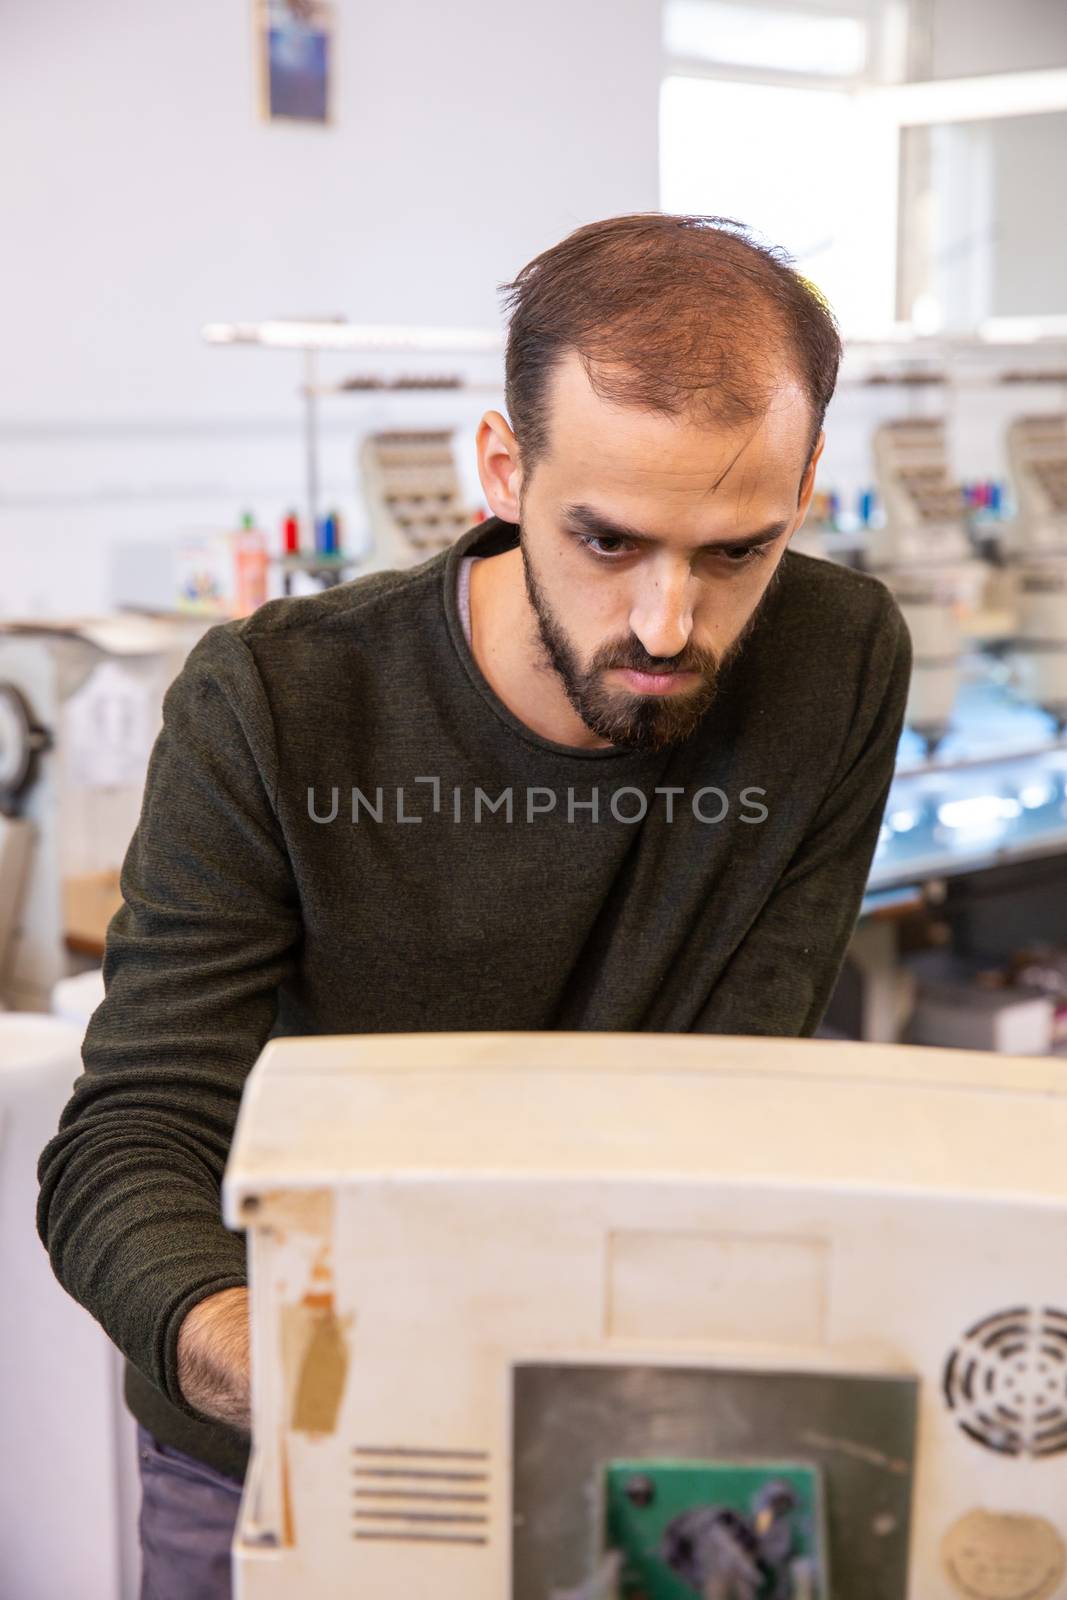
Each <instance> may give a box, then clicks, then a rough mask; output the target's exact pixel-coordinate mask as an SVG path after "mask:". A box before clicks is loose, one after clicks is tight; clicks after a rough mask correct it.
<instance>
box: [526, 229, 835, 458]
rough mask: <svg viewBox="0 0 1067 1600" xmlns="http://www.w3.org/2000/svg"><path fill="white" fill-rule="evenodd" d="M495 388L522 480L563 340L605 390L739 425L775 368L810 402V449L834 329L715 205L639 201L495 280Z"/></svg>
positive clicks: (538, 442)
mask: <svg viewBox="0 0 1067 1600" xmlns="http://www.w3.org/2000/svg"><path fill="white" fill-rule="evenodd" d="M500 289H501V294H502V296H503V299H504V306H505V310H506V312H507V313H508V315H509V329H508V340H507V354H506V361H505V370H506V391H505V393H506V399H507V407H508V412H509V415H510V418H511V426H512V429H513V431H514V433H515V437H516V439H517V441H518V445H519V452H520V458H521V463H522V468H523V473H524V477H525V478H526V479H527V480H528V479H529V476H530V474H531V473H532V472H533V469H534V466H535V465H536V463H537V461H538V459H539V458H540V457H541V456H542V455H543V454H544V452H545V449H546V447H547V444H548V424H549V417H548V408H547V406H546V390H547V386H548V381H549V379H550V377H551V375H552V372H553V370H554V368H555V367H556V365H557V363H558V362H559V360H560V359H561V358H562V357H563V356H564V355H565V354H567V353H568V352H569V351H575V352H576V353H577V354H578V356H579V358H580V359H581V362H582V365H583V367H584V368H585V371H586V374H587V376H588V378H589V382H590V384H591V386H592V388H593V390H594V391H595V392H596V393H597V394H599V395H600V396H601V398H603V399H607V400H612V401H615V402H616V403H618V404H621V405H632V406H635V407H638V408H640V409H644V410H648V411H657V412H660V413H661V414H663V415H667V416H680V415H685V416H689V417H692V418H694V419H696V420H706V421H707V422H709V423H716V422H717V423H720V424H723V425H726V426H731V425H736V424H738V423H741V422H745V421H747V420H750V419H752V420H754V419H755V418H757V417H759V416H762V415H763V413H764V412H765V411H766V409H767V406H768V405H769V403H770V401H771V398H772V396H773V394H774V391H775V389H776V388H777V387H778V386H779V385H780V384H781V382H782V380H783V377H785V376H789V377H791V378H793V379H794V380H795V381H796V382H798V383H799V384H800V386H801V387H802V389H803V390H804V392H805V394H806V395H807V397H808V400H809V401H810V403H811V413H812V417H811V421H812V426H811V435H810V443H809V455H808V459H809V460H810V453H811V451H812V450H814V448H815V444H816V441H817V440H818V437H819V433H820V432H821V429H822V425H823V418H824V417H825V415H826V407H827V406H828V404H829V402H830V398H831V396H832V395H833V392H834V386H835V384H836V382H837V372H838V367H839V365H840V361H841V338H840V334H839V332H838V328H837V323H836V321H835V319H834V315H833V312H832V311H831V310H830V307H829V305H828V304H827V302H826V301H825V300H824V299H823V297H822V295H821V294H820V293H819V291H818V290H817V289H816V288H815V287H814V286H813V285H812V284H810V283H808V282H807V280H806V279H804V278H802V277H801V276H800V274H799V273H798V272H796V271H795V269H794V267H793V264H792V262H791V260H790V258H789V256H788V255H787V254H786V253H785V251H783V250H780V249H777V248H775V247H773V246H770V245H766V244H763V243H760V242H758V241H757V240H756V239H755V238H754V237H753V235H752V234H751V232H750V231H749V230H748V229H747V228H745V227H744V226H743V225H742V224H741V223H739V222H733V221H731V220H730V219H729V218H726V217H699V216H671V215H668V214H665V213H663V212H656V211H652V212H643V213H638V214H636V215H633V216H626V217H608V218H607V219H606V220H605V221H603V222H592V223H589V224H588V225H587V226H586V227H583V228H578V229H576V231H575V232H574V233H572V234H569V235H568V236H567V238H566V239H564V240H562V242H561V243H560V244H557V245H553V246H552V248H551V249H550V250H545V251H543V252H542V253H541V254H540V255H539V256H536V257H535V258H534V259H533V260H532V261H530V262H529V263H528V264H527V265H526V266H525V267H523V269H522V271H521V272H520V273H519V274H518V276H517V277H516V278H515V280H514V282H512V283H506V284H502V285H501V286H500Z"/></svg>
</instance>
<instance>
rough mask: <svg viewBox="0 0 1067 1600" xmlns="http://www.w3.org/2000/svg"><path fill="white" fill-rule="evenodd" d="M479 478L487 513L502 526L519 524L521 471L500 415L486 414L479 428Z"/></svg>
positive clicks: (515, 447)
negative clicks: (505, 523) (506, 523)
mask: <svg viewBox="0 0 1067 1600" xmlns="http://www.w3.org/2000/svg"><path fill="white" fill-rule="evenodd" d="M477 449H478V477H479V479H480V480H481V485H482V491H483V493H484V494H485V498H486V501H487V503H488V505H489V509H490V511H492V513H493V515H494V516H497V517H499V518H500V519H501V521H503V522H516V523H517V522H518V521H519V497H520V494H521V491H522V468H521V466H520V465H519V445H518V441H517V439H516V438H515V435H514V434H513V433H512V431H511V428H510V426H509V424H508V421H507V418H506V417H503V416H501V414H500V412H499V411H487V412H486V413H485V416H484V417H483V418H482V420H481V422H480V423H479V424H478V436H477Z"/></svg>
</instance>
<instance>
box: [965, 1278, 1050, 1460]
mask: <svg viewBox="0 0 1067 1600" xmlns="http://www.w3.org/2000/svg"><path fill="white" fill-rule="evenodd" d="M942 1386H943V1389H944V1394H945V1401H946V1403H947V1405H948V1407H949V1410H950V1411H952V1412H953V1413H954V1414H955V1417H956V1421H957V1422H958V1424H959V1426H960V1428H961V1429H962V1430H963V1432H964V1433H965V1434H967V1436H968V1437H969V1438H971V1439H974V1440H975V1442H976V1443H977V1444H980V1445H984V1446H985V1448H986V1449H987V1450H998V1451H1000V1453H1001V1454H1002V1455H1008V1456H1052V1455H1058V1454H1060V1453H1061V1452H1063V1451H1067V1311H1056V1310H1054V1309H1053V1308H1052V1307H1050V1306H1045V1307H1043V1308H1041V1307H1029V1306H1014V1307H1012V1308H1011V1309H1010V1310H1008V1311H998V1312H995V1313H994V1314H993V1315H992V1316H989V1317H983V1318H982V1320H981V1322H976V1323H975V1325H974V1327H973V1328H968V1329H967V1332H966V1333H965V1334H964V1335H963V1338H962V1339H961V1340H960V1342H959V1343H958V1344H957V1345H956V1347H955V1349H954V1350H952V1351H951V1353H950V1354H949V1357H948V1360H947V1361H946V1362H945V1371H944V1376H943V1379H942Z"/></svg>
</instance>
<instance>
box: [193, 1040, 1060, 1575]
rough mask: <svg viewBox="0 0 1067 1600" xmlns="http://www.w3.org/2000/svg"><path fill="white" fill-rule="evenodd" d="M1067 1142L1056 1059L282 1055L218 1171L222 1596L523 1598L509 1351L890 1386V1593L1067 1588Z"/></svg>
mask: <svg viewBox="0 0 1067 1600" xmlns="http://www.w3.org/2000/svg"><path fill="white" fill-rule="evenodd" d="M1065 1148H1067V1079H1065V1077H1064V1074H1063V1068H1062V1064H1061V1063H1058V1062H1055V1061H1044V1060H1035V1059H1032V1058H1025V1059H1024V1058H1005V1057H1001V1056H993V1055H986V1054H978V1053H970V1052H964V1051H949V1050H935V1049H918V1048H909V1047H900V1046H892V1045H861V1044H852V1043H846V1042H836V1041H835V1042H826V1041H817V1040H781V1039H770V1038H768V1039H739V1038H728V1037H694V1036H684V1037H683V1036H671V1035H650V1034H640V1035H625V1034H597V1033H588V1034H564V1033H558V1034H514V1033H512V1034H486V1033H479V1034H469V1035H463V1034H437V1035H434V1034H421V1035H392V1036H377V1037H362V1036H353V1037H325V1038H307V1039H284V1040H283V1039H279V1040H274V1041H272V1042H271V1043H269V1044H268V1045H267V1047H266V1049H265V1050H264V1052H263V1054H262V1056H261V1058H260V1060H259V1062H258V1063H257V1065H256V1067H255V1068H254V1070H253V1072H252V1074H251V1076H250V1078H249V1081H248V1084H247V1087H246V1091H245V1095H244V1099H243V1103H242V1107H241V1111H240V1116H239V1120H238V1125H237V1130H236V1137H235V1140H234V1143H233V1146H232V1150H231V1155H230V1160H229V1165H228V1167H227V1171H226V1176H225V1183H224V1192H223V1203H224V1216H225V1220H226V1222H227V1225H228V1226H229V1227H231V1228H244V1229H247V1239H248V1248H249V1265H250V1284H251V1296H252V1339H253V1453H252V1460H251V1465H250V1470H249V1474H248V1478H247V1482H246V1487H245V1492H244V1498H243V1501H242V1506H241V1513H240V1519H239V1523H238V1528H237V1532H236V1536H235V1543H234V1554H235V1568H234V1570H235V1585H236V1587H235V1594H236V1596H237V1600H282V1597H283V1596H284V1597H286V1600H288V1597H290V1596H292V1595H296V1594H299V1595H300V1596H301V1597H304V1600H326V1597H330V1600H340V1597H341V1596H347V1595H353V1594H359V1595H365V1596H374V1597H378V1596H382V1597H384V1596H394V1595H395V1596H400V1595H412V1596H415V1595H420V1596H421V1595H433V1596H434V1597H435V1600H505V1597H507V1596H513V1595H516V1594H519V1593H525V1592H526V1591H525V1590H523V1589H522V1588H521V1586H519V1587H516V1585H518V1584H519V1574H518V1573H517V1571H516V1568H515V1563H514V1557H513V1551H514V1542H515V1538H516V1536H517V1526H516V1525H515V1524H514V1523H513V1506H512V1471H513V1461H512V1452H513V1443H514V1441H513V1434H512V1426H513V1423H512V1399H511V1396H512V1382H513V1374H514V1372H515V1369H516V1367H517V1366H519V1365H522V1364H528V1363H530V1362H535V1363H536V1362H545V1363H552V1364H566V1363H571V1362H573V1363H584V1364H594V1365H597V1364H602V1365H604V1366H605V1367H608V1366H612V1365H617V1364H627V1363H634V1362H640V1363H642V1364H644V1365H648V1364H655V1365H658V1366H662V1367H664V1368H672V1367H679V1366H685V1367H689V1368H694V1367H696V1368H707V1369H715V1368H726V1367H728V1368H733V1369H737V1368H743V1369H748V1370H750V1371H755V1372H760V1373H782V1372H788V1373H806V1372H810V1373H823V1374H825V1373H831V1374H840V1375H841V1376H842V1377H847V1376H848V1375H855V1374H884V1375H886V1376H887V1377H893V1376H897V1377H904V1376H908V1375H910V1377H911V1378H912V1379H913V1380H917V1382H918V1393H919V1408H918V1427H917V1436H916V1438H917V1442H916V1448H915V1456H914V1470H915V1478H914V1493H913V1496H912V1506H911V1526H910V1562H909V1564H908V1571H909V1574H910V1576H909V1577H908V1580H907V1596H908V1600H958V1596H960V1595H962V1594H970V1595H979V1596H983V1595H987V1596H988V1597H989V1600H993V1597H994V1596H996V1597H999V1600H1008V1597H1015V1600H1022V1597H1023V1596H1024V1595H1025V1596H1030V1597H1031V1600H1034V1597H1036V1600H1053V1597H1063V1596H1065V1595H1067V1582H1065V1571H1064V1560H1063V1557H1064V1551H1065V1545H1067V1379H1065V1372H1067V1287H1065V1280H1064V1261H1065V1260H1067V1165H1065V1162H1064V1156H1063V1152H1064V1149H1065ZM1005 1317H1006V1318H1007V1322H1006V1323H1005V1322H1004V1318H1005ZM1005 1326H1006V1327H1007V1328H1009V1330H1013V1331H1009V1333H1008V1334H1007V1335H1006V1339H1007V1344H1005V1336H1004V1335H1003V1334H1002V1332H1001V1331H998V1330H1000V1329H1001V1328H1002V1327H1005ZM983 1329H985V1330H992V1332H991V1334H989V1336H988V1338H987V1334H986V1333H985V1332H983V1331H982V1330H983ZM1009 1349H1010V1353H1009V1354H1005V1351H1006V1350H1009ZM1049 1349H1051V1350H1052V1351H1053V1354H1052V1355H1051V1356H1049V1355H1046V1354H1044V1353H1043V1352H1045V1351H1046V1350H1049ZM1061 1350H1062V1352H1063V1354H1064V1357H1065V1360H1061V1359H1060V1355H1059V1353H1058V1352H1059V1351H1061ZM1020 1352H1021V1353H1020ZM965 1375H969V1376H967V1377H966V1381H965ZM971 1378H973V1380H974V1382H973V1386H971V1387H972V1392H971V1394H970V1397H969V1398H968V1396H967V1394H965V1393H964V1389H965V1388H967V1387H968V1385H969V1384H970V1379H971ZM1010 1417H1014V1418H1015V1420H1014V1421H1010V1420H1008V1419H1009V1418H1010ZM713 1444H714V1441H713V1440H709V1448H711V1447H712V1446H713ZM828 1448H831V1449H832V1448H839V1449H841V1450H843V1451H845V1452H846V1453H847V1451H848V1449H849V1448H850V1446H849V1443H848V1439H847V1438H841V1439H839V1440H836V1441H835V1440H833V1439H831V1440H830V1441H829V1442H828ZM862 1462H863V1457H862V1452H861V1453H860V1454H859V1455H857V1457H856V1464H855V1470H857V1471H859V1470H860V1467H861V1465H862ZM885 1465H886V1470H887V1471H888V1472H892V1471H894V1470H896V1468H895V1466H894V1464H893V1463H892V1462H891V1461H888V1460H887V1462H886V1464H885ZM897 1465H899V1464H897ZM383 1488H384V1489H386V1490H388V1494H387V1495H383V1494H382V1493H381V1490H382V1489H383ZM368 1490H369V1491H370V1492H369V1493H368ZM590 1514H592V1512H591V1513H590ZM532 1515H533V1516H534V1517H536V1508H533V1512H532ZM833 1515H834V1511H833V1507H831V1509H830V1516H831V1519H832V1518H833ZM891 1520H892V1519H890V1521H891ZM883 1521H884V1519H883ZM976 1530H977V1531H976ZM891 1531H892V1530H891V1528H890V1527H888V1526H883V1527H882V1528H881V1529H879V1527H878V1526H877V1519H875V1522H874V1523H873V1524H872V1527H871V1529H869V1530H867V1533H868V1534H869V1536H870V1537H872V1538H875V1539H877V1538H878V1537H882V1536H883V1535H886V1534H888V1533H889V1532H891ZM976 1551H977V1555H976V1553H975V1552H976ZM961 1552H963V1554H961ZM968 1562H970V1566H969V1567H968V1565H967V1563H968ZM976 1562H977V1566H976V1565H975V1563H976ZM961 1563H962V1564H961ZM983 1573H984V1574H985V1576H984V1577H983V1575H982V1574H983ZM998 1573H999V1574H1000V1576H999V1577H998V1576H997V1574H998ZM976 1574H977V1576H976ZM1005 1574H1007V1576H1005ZM1012 1574H1014V1576H1012ZM578 1576H580V1575H578ZM575 1581H576V1577H575V1574H573V1573H572V1574H567V1573H563V1574H561V1575H560V1583H559V1586H558V1588H557V1589H555V1590H552V1591H549V1592H546V1593H545V1597H544V1600H551V1593H552V1592H555V1593H562V1592H564V1590H565V1589H566V1586H567V1585H568V1584H570V1585H573V1584H574V1583H575ZM983 1583H984V1584H985V1585H986V1587H985V1588H983V1587H982V1584H983ZM998 1583H999V1585H1000V1587H997V1584H998ZM1013 1584H1014V1585H1015V1587H1012V1585H1013ZM968 1585H970V1587H968ZM838 1592H843V1591H837V1590H835V1593H838ZM848 1600H861V1597H860V1596H858V1595H855V1596H853V1595H851V1594H850V1595H849V1596H848Z"/></svg>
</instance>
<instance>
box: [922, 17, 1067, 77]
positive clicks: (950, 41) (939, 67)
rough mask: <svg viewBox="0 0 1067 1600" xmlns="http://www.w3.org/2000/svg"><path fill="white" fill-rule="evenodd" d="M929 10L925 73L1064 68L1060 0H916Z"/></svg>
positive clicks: (1066, 26) (1066, 30) (1066, 41)
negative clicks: (928, 59)
mask: <svg viewBox="0 0 1067 1600" xmlns="http://www.w3.org/2000/svg"><path fill="white" fill-rule="evenodd" d="M920 5H925V6H926V7H928V8H929V12H930V16H929V24H930V26H929V48H930V52H931V59H930V62H929V76H930V77H932V78H966V77H970V76H971V75H972V74H977V73H982V72H1021V71H1024V70H1026V69H1028V68H1030V67H1062V66H1067V4H1065V3H1064V0H920Z"/></svg>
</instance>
